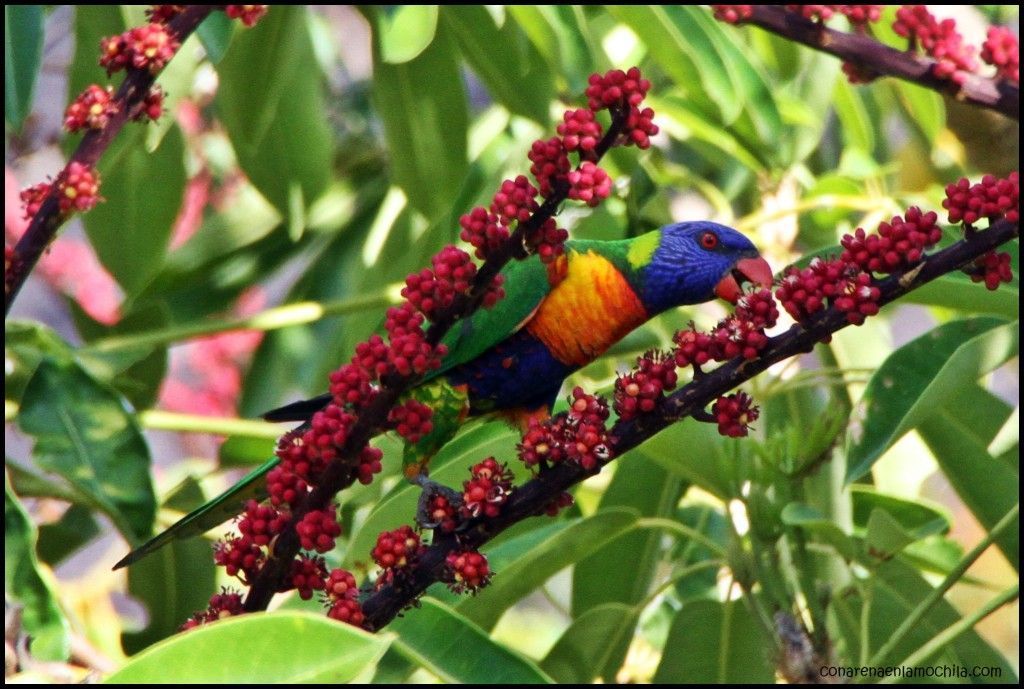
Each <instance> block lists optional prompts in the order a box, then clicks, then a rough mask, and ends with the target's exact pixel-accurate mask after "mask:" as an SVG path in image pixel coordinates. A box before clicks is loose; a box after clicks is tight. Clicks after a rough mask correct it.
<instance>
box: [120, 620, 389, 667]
mask: <svg viewBox="0 0 1024 689" xmlns="http://www.w3.org/2000/svg"><path fill="white" fill-rule="evenodd" d="M392 638H393V637H392V636H391V635H390V634H377V635H373V634H369V633H367V632H364V631H361V630H358V629H356V628H355V627H352V626H350V625H347V624H344V623H342V622H336V621H334V620H331V619H328V618H327V617H325V616H323V615H314V614H312V613H308V612H294V611H291V612H274V613H253V614H249V615H243V616H240V617H234V618H230V619H226V620H222V621H220V622H216V623H214V624H210V625H206V626H202V627H199V628H197V629H193V630H191V631H188V632H185V633H183V634H178V635H177V636H174V637H172V638H170V639H167V640H166V641H162V642H161V643H159V644H157V645H155V646H153V647H151V648H149V649H148V650H146V651H144V652H142V653H140V654H139V655H137V656H135V657H134V658H132V659H131V660H129V661H128V663H127V664H126V665H125V666H124V667H122V668H121V669H120V670H118V671H117V672H115V673H114V674H112V675H110V676H109V677H108V678H107V679H106V682H107V683H108V684H142V683H152V682H160V683H175V684H181V683H189V682H191V683H221V682H231V683H236V684H237V683H242V684H250V683H259V684H267V683H296V682H304V683H316V684H322V683H327V682H330V683H343V682H350V681H352V680H354V679H356V678H357V677H360V676H361V675H362V673H363V672H366V671H368V670H369V669H370V668H372V667H373V666H374V664H375V663H376V662H377V660H378V659H379V658H380V657H381V656H382V655H383V654H384V651H386V650H387V648H388V646H389V645H390V644H391V640H392Z"/></svg>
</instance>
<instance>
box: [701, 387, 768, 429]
mask: <svg viewBox="0 0 1024 689" xmlns="http://www.w3.org/2000/svg"><path fill="white" fill-rule="evenodd" d="M753 401H754V400H753V399H752V398H751V397H750V395H748V394H747V393H745V392H742V391H740V392H737V393H735V394H733V395H726V396H724V397H719V398H718V399H717V400H716V401H715V403H714V405H712V407H711V413H712V415H713V416H714V417H715V420H716V421H717V422H718V432H719V433H721V434H722V435H725V436H729V437H730V438H742V437H744V436H746V435H747V433H748V431H749V430H750V424H751V423H753V422H754V421H756V420H757V417H758V415H759V414H760V410H759V409H758V408H757V407H756V406H754V405H753Z"/></svg>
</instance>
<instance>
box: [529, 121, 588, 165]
mask: <svg viewBox="0 0 1024 689" xmlns="http://www.w3.org/2000/svg"><path fill="white" fill-rule="evenodd" d="M562 120H563V122H562V123H561V124H560V125H558V127H557V129H556V131H557V132H558V135H559V136H561V137H562V143H563V144H564V146H565V150H566V151H593V150H594V149H595V148H597V143H598V142H599V141H600V140H601V134H602V133H603V132H602V130H601V124H600V123H599V122H598V121H597V119H596V118H595V115H594V111H593V110H589V109H587V108H580V109H579V110H566V111H565V114H564V115H562ZM538 143H543V142H538ZM566 162H567V163H568V159H566Z"/></svg>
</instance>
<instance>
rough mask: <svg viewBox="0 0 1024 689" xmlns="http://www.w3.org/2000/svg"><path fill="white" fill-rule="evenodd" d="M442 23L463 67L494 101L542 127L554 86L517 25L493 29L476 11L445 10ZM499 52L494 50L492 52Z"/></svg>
mask: <svg viewBox="0 0 1024 689" xmlns="http://www.w3.org/2000/svg"><path fill="white" fill-rule="evenodd" d="M441 18H442V20H443V21H444V23H445V26H447V27H448V28H449V29H450V30H451V34H452V36H454V38H455V40H456V42H457V43H458V45H459V48H460V49H461V51H462V54H463V56H464V57H465V58H466V61H467V62H469V64H470V66H471V67H472V68H473V71H474V72H476V73H477V75H478V76H479V77H480V79H481V81H483V82H484V84H485V85H486V86H487V90H488V91H490V92H491V95H492V96H493V97H494V99H495V100H496V101H497V102H499V103H501V104H502V105H504V106H505V107H506V108H508V109H509V111H511V112H514V113H516V114H519V115H524V116H526V117H529V118H531V119H533V120H535V121H537V122H539V123H540V124H547V122H548V120H549V118H550V115H549V112H550V105H551V98H552V96H553V95H554V83H553V79H552V76H553V74H552V72H551V70H550V69H546V68H543V62H542V60H541V57H540V55H538V54H537V52H536V51H535V50H534V49H533V47H532V46H531V45H530V43H529V42H528V41H527V40H526V38H525V36H524V35H523V34H522V33H521V32H520V30H519V27H518V26H517V24H516V23H514V22H510V21H506V22H505V24H504V26H502V27H501V28H498V27H497V26H496V25H495V23H494V19H493V18H492V17H491V15H490V14H489V13H488V12H487V10H486V9H484V7H483V6H481V5H446V6H445V7H444V8H443V9H442V11H441ZM497 45H500V46H503V48H502V50H495V49H494V46H497Z"/></svg>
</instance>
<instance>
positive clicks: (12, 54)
mask: <svg viewBox="0 0 1024 689" xmlns="http://www.w3.org/2000/svg"><path fill="white" fill-rule="evenodd" d="M42 59H43V8H42V7H41V6H40V5H5V6H4V119H5V120H6V121H7V122H8V123H9V124H10V125H11V126H13V127H14V128H15V129H20V128H21V123H22V122H23V121H24V120H25V117H26V116H28V113H29V112H30V111H31V110H32V95H33V93H34V92H35V85H36V75H37V74H38V73H39V65H40V63H41V62H42Z"/></svg>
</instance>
